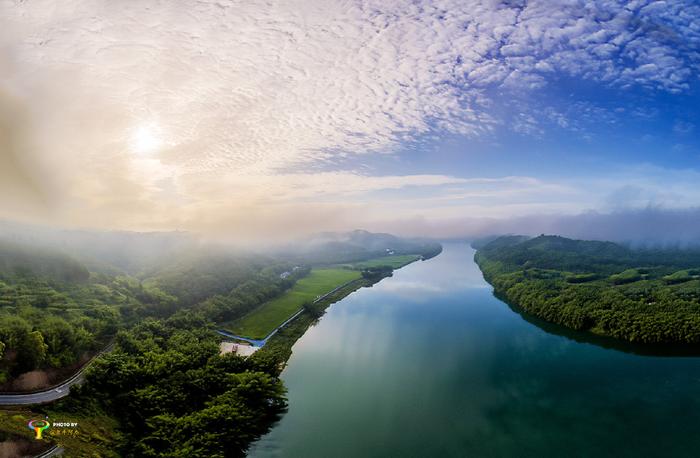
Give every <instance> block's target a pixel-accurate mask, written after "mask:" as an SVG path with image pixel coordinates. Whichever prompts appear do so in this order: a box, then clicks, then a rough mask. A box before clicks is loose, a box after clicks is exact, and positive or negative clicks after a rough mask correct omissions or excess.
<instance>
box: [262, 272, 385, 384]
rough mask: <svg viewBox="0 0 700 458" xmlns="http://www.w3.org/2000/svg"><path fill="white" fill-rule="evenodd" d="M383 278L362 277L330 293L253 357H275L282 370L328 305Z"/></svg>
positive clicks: (284, 328)
mask: <svg viewBox="0 0 700 458" xmlns="http://www.w3.org/2000/svg"><path fill="white" fill-rule="evenodd" d="M383 278H385V277H383ZM383 278H380V279H377V280H368V279H365V278H360V279H357V280H355V281H353V282H351V283H348V284H346V285H344V286H343V287H341V288H339V289H337V290H335V291H334V292H332V293H330V294H328V295H327V296H326V297H325V298H323V299H322V300H320V301H318V302H316V303H314V304H312V305H311V306H310V307H308V308H306V309H304V310H303V311H302V312H301V313H300V314H299V316H298V317H297V318H296V319H295V320H294V321H292V322H290V323H288V324H287V325H286V326H284V327H282V328H280V329H279V330H278V331H277V333H276V334H275V335H274V336H272V337H271V338H270V339H269V340H267V342H266V344H265V346H264V347H262V348H261V349H260V350H259V351H257V352H255V353H254V355H253V356H252V357H253V358H273V359H274V360H275V361H277V364H278V367H279V371H280V372H281V371H282V369H284V367H285V365H286V364H287V361H288V360H289V357H290V356H291V355H292V347H293V346H294V343H296V341H297V340H299V338H301V337H302V336H303V335H304V333H306V331H307V330H308V329H309V328H310V327H311V326H313V325H314V324H316V322H317V321H318V319H319V318H320V317H321V316H323V314H324V313H325V311H326V309H327V308H328V307H330V306H331V305H332V304H334V303H335V302H338V301H340V300H341V299H343V298H345V297H346V296H348V295H350V294H352V293H353V292H355V291H357V290H358V289H360V288H365V287H371V286H372V285H374V284H376V283H379V282H380V281H381V280H382V279H383Z"/></svg>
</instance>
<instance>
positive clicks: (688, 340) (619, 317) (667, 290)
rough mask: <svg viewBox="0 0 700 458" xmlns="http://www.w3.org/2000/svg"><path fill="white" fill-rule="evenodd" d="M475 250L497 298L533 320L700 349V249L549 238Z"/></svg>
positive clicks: (511, 240) (513, 239) (505, 240)
mask: <svg viewBox="0 0 700 458" xmlns="http://www.w3.org/2000/svg"><path fill="white" fill-rule="evenodd" d="M473 246H474V247H475V248H476V249H477V251H476V253H475V256H474V259H475V261H476V263H477V265H478V266H479V268H480V269H481V271H482V273H483V275H484V278H485V279H486V281H487V282H489V283H490V284H491V285H492V286H493V288H494V294H495V295H496V296H497V297H499V298H501V299H503V300H504V301H506V302H507V303H509V304H512V305H514V306H516V307H518V308H519V309H522V310H523V311H524V312H527V313H529V314H531V315H533V316H535V317H538V318H541V319H543V320H545V321H547V322H550V323H554V324H558V325H562V326H565V327H567V328H570V329H573V330H576V331H586V332H589V333H591V334H594V335H600V336H607V337H611V338H615V339H619V340H621V341H626V342H631V343H641V344H646V345H652V344H653V345H656V346H658V345H665V346H668V347H678V346H679V345H685V346H688V347H693V348H697V346H698V345H699V344H700V276H699V275H698V274H700V270H699V268H700V250H697V249H631V248H627V247H624V246H621V245H618V244H615V243H612V242H597V241H582V240H571V239H566V238H564V237H558V236H545V235H542V236H539V237H535V238H529V237H523V236H506V237H500V238H497V239H495V240H492V241H489V242H486V243H483V242H482V243H480V242H476V243H474V244H473Z"/></svg>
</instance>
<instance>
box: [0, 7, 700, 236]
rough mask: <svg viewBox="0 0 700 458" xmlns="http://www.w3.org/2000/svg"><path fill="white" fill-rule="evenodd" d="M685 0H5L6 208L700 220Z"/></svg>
mask: <svg viewBox="0 0 700 458" xmlns="http://www.w3.org/2000/svg"><path fill="white" fill-rule="evenodd" d="M698 18H700V5H698V4H697V3H696V2H693V1H690V0H688V1H679V2H674V3H666V2H654V1H635V2H620V1H608V0H600V1H592V2H583V1H575V0H571V1H560V2H551V1H530V2H524V1H502V2H501V1H487V0H483V1H472V2H456V1H451V0H445V1H439V2H422V1H418V2H412V3H411V4H403V3H402V2H367V3H356V2H278V3H275V2H272V3H269V2H244V3H243V2H235V1H221V2H208V1H199V2H194V3H190V4H187V5H184V4H180V3H167V2H166V3H163V2H155V1H144V2H137V3H131V2H130V3H122V2H107V1H79V0H69V1H66V2H61V3H60V6H59V5H58V4H54V3H52V2H49V1H31V2H3V3H1V4H0V65H2V67H3V69H4V71H3V72H2V74H0V218H3V219H6V220H11V221H24V222H30V223H33V224H40V225H48V226H50V227H55V228H65V229H90V230H93V229H95V230H127V231H175V230H181V231H188V232H194V233H199V234H204V235H206V236H209V237H216V238H229V239H236V240H240V241H244V240H250V241H261V240H266V239H275V240H276V239H289V238H294V237H299V236H303V235H305V234H310V233H316V232H321V231H326V230H331V231H341V230H352V229H356V228H360V229H367V230H370V231H375V232H380V231H381V232H390V233H395V234H397V235H402V236H424V237H434V238H449V237H475V236H480V235H486V234H491V233H521V232H524V233H528V234H532V233H540V232H548V233H561V234H562V235H569V236H576V237H581V238H608V239H612V240H648V239H654V240H660V241H689V240H692V239H694V238H696V236H695V234H696V233H698V232H700V231H698V229H700V187H698V186H697V183H699V182H700V167H699V160H700V148H699V145H700V142H699V141H698V140H700V138H699V135H700V133H699V126H697V119H699V117H698V116H699V115H700V108H699V107H700V95H699V93H698V88H699V87H700V86H699V84H698V75H699V74H700V52H699V49H700V22H699V21H700V19H698Z"/></svg>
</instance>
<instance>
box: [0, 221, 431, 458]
mask: <svg viewBox="0 0 700 458" xmlns="http://www.w3.org/2000/svg"><path fill="white" fill-rule="evenodd" d="M52 237H53V238H51V239H50V240H49V241H48V242H47V241H46V240H45V239H41V240H38V241H37V243H34V239H32V243H25V242H23V240H24V241H26V240H27V238H26V237H24V238H23V237H21V236H13V237H11V238H10V239H7V238H6V239H0V356H1V358H0V391H5V392H12V391H28V390H36V389H41V388H44V387H47V386H50V385H52V384H54V383H56V382H59V381H61V380H63V379H65V378H66V377H68V376H69V375H70V374H72V373H74V372H75V371H76V370H77V369H78V368H79V367H80V366H81V365H82V364H83V363H85V362H86V361H87V360H88V359H89V358H90V357H92V356H94V355H95V354H97V353H98V352H99V351H100V350H102V349H103V348H105V346H107V344H109V343H113V344H114V345H113V350H112V351H110V352H109V353H107V354H104V355H102V356H100V357H99V358H98V359H97V360H96V362H95V363H94V365H93V366H91V367H90V368H89V369H88V370H87V372H86V374H85V376H86V383H85V384H84V385H83V386H82V387H81V388H80V389H76V390H72V391H71V396H70V397H68V398H66V399H65V400H63V401H61V402H60V404H59V406H58V407H57V408H58V409H63V410H60V411H61V412H63V411H65V412H79V413H80V415H87V413H90V415H93V416H94V417H95V418H101V417H105V416H108V417H112V418H114V419H116V420H118V421H119V425H120V426H119V429H120V431H121V433H122V435H121V436H120V437H121V440H120V441H118V443H113V444H110V445H109V447H110V450H112V449H114V448H116V449H117V451H118V453H119V454H120V456H193V457H194V456H243V454H244V452H245V450H246V448H247V446H248V444H249V443H250V442H251V441H253V440H255V438H257V437H259V435H260V434H263V433H264V432H265V431H266V430H267V429H268V428H269V427H270V425H271V424H272V423H273V422H274V420H275V419H276V418H277V416H278V415H279V414H280V413H281V412H282V411H283V410H284V408H285V406H286V399H285V396H284V387H283V385H282V382H281V381H280V379H279V372H280V370H281V368H282V367H283V364H284V362H285V359H286V358H287V357H288V356H289V348H283V349H276V350H275V351H271V352H260V354H259V355H257V356H256V357H255V358H249V359H243V358H241V357H238V356H235V355H227V356H223V357H222V356H219V354H218V353H219V350H218V343H219V342H220V340H221V339H220V338H219V337H218V336H217V334H215V333H214V332H213V330H214V329H215V328H214V323H220V322H225V321H231V320H236V319H239V318H241V317H242V316H244V315H246V314H247V313H248V312H251V311H252V310H254V309H256V308H257V307H259V306H260V305H261V304H263V303H265V302H267V301H269V300H270V299H273V298H276V297H278V296H280V295H282V294H283V293H284V292H285V291H287V290H288V289H290V288H291V287H292V286H293V285H294V284H295V282H296V281H297V280H298V279H300V278H302V277H304V276H306V275H307V274H308V273H309V271H310V268H311V266H310V265H309V264H306V263H302V262H301V261H302V260H309V259H313V260H315V262H316V263H320V264H323V263H325V262H331V261H335V262H340V261H345V260H347V259H348V258H350V259H356V260H361V261H363V260H367V259H369V258H375V257H377V256H386V257H387V258H391V259H394V258H392V257H390V256H389V254H388V252H389V251H391V252H393V253H401V252H402V250H409V249H412V250H414V254H420V255H423V256H425V257H429V256H434V255H435V254H437V253H439V251H440V249H441V247H440V245H439V244H431V243H423V242H420V243H418V242H414V241H404V240H403V239H399V238H395V237H393V236H389V235H386V234H380V235H377V236H376V237H375V235H374V234H371V233H365V232H362V233H361V234H360V233H355V235H354V236H353V237H351V239H352V240H345V241H344V242H342V243H341V244H342V246H343V248H342V250H340V251H334V249H333V248H332V247H337V245H332V244H331V245H330V246H329V245H326V244H325V243H324V244H322V245H323V247H322V248H319V249H318V251H313V250H312V251H310V252H309V253H310V255H309V256H308V257H305V256H304V255H303V253H302V252H301V251H296V252H295V253H294V255H290V254H289V253H284V252H282V253H280V252H276V253H268V254H266V255H256V254H249V253H248V254H243V253H239V252H236V251H235V250H233V249H232V248H230V247H224V246H216V245H199V244H193V243H189V242H187V243H180V241H182V240H183V236H182V235H181V234H176V235H173V236H169V235H167V234H165V235H163V234H157V235H152V236H150V235H147V234H136V235H132V234H128V233H116V234H115V235H112V234H109V233H105V234H99V235H96V234H88V236H87V238H86V240H80V239H79V238H76V237H77V236H76V235H75V234H73V233H71V234H70V237H69V239H68V240H67V241H65V240H63V239H61V238H60V237H59V236H58V235H55V236H52ZM100 239H104V240H107V241H108V242H109V243H108V244H107V246H106V247H102V248H100V247H99V246H98V243H97V241H99V240H100ZM148 240H153V241H154V243H155V247H150V246H149V245H148V243H147V241H148ZM118 241H122V242H123V243H124V255H123V256H120V255H119V253H118V251H119V250H118V243H117V242H118ZM39 242H41V243H39ZM64 242H65V243H64ZM363 243H364V244H366V245H363ZM387 244H388V245H387ZM56 246H81V247H86V251H87V253H89V255H87V254H86V252H84V251H80V252H79V253H77V254H78V255H76V253H73V252H71V255H70V256H69V255H67V254H66V253H65V252H63V250H60V249H58V248H56ZM165 247H171V248H172V250H165ZM140 249H143V251H144V253H143V254H141V255H136V256H135V259H133V260H132V259H130V258H129V254H132V253H135V252H138V251H139V250H140ZM100 252H104V253H105V257H104V258H100V257H99V256H97V257H95V254H97V253H100ZM336 257H337V260H336ZM282 274H284V275H282ZM315 316H316V317H317V315H315ZM303 323H306V324H305V325H306V326H308V325H309V322H308V321H303ZM299 331H300V333H299V334H296V335H297V338H298V336H299V335H301V334H303V329H301V328H299ZM287 343H288V344H289V346H290V347H291V344H292V343H293V340H289V342H287V341H285V345H286V344H287Z"/></svg>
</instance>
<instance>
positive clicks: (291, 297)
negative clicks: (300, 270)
mask: <svg viewBox="0 0 700 458" xmlns="http://www.w3.org/2000/svg"><path fill="white" fill-rule="evenodd" d="M361 276H362V275H361V273H360V272H359V271H357V270H349V269H338V268H323V269H313V270H312V271H311V273H310V274H309V275H308V276H307V277H305V278H302V279H301V280H299V281H297V282H296V284H295V285H294V286H293V287H292V288H291V289H290V290H289V291H287V292H286V293H284V294H283V295H282V296H280V297H278V298H276V299H273V300H271V301H269V302H266V303H265V304H263V305H261V306H260V307H259V308H257V309H255V310H254V311H253V312H251V313H249V314H248V315H246V316H244V317H243V318H241V319H240V320H237V321H235V322H233V323H228V324H224V325H223V327H225V328H226V329H229V330H230V331H232V332H234V333H235V334H238V335H242V336H245V337H250V338H254V339H262V338H264V337H265V336H267V335H268V334H269V333H270V332H272V331H273V330H274V329H275V328H276V327H277V326H279V325H280V324H282V323H283V322H284V321H285V320H286V319H288V318H289V317H290V316H292V315H293V314H294V313H296V312H297V311H298V310H299V309H300V308H301V307H302V306H303V305H304V304H305V303H311V302H313V301H314V300H315V299H316V298H317V297H318V296H322V295H323V294H326V293H328V292H329V291H332V290H333V289H335V288H337V287H338V286H340V285H343V284H345V283H347V282H349V281H352V280H357V279H359V278H360V277H361Z"/></svg>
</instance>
